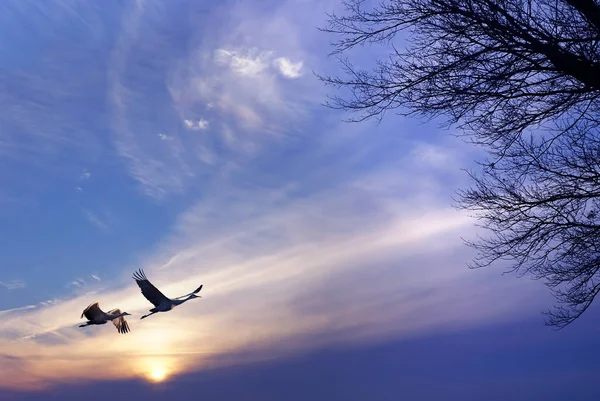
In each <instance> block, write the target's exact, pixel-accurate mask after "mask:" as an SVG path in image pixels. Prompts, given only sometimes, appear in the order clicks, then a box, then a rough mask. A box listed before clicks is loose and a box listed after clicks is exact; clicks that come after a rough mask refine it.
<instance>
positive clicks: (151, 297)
mask: <svg viewBox="0 0 600 401" xmlns="http://www.w3.org/2000/svg"><path fill="white" fill-rule="evenodd" d="M133 279H134V280H135V282H136V283H137V285H138V286H139V287H140V289H141V290H142V295H144V297H146V299H147V300H148V301H150V302H151V303H152V304H153V305H154V308H152V309H150V312H152V313H149V314H147V315H144V316H142V317H141V318H140V319H144V318H146V317H148V316H150V315H153V314H155V313H157V312H168V311H170V310H171V309H173V308H174V307H176V306H178V305H181V304H182V303H184V302H186V301H189V300H190V299H194V298H202V297H201V296H198V295H196V294H197V293H199V292H200V290H201V289H202V285H200V287H198V288H197V289H196V290H195V291H193V292H190V293H189V294H186V295H182V296H180V297H177V298H173V299H170V298H168V297H166V296H165V295H164V294H163V293H162V292H160V291H159V290H158V288H156V287H155V286H154V285H152V283H151V282H150V281H148V278H146V274H144V271H143V270H141V269H140V270H138V271H136V272H134V273H133ZM182 298H183V299H182Z"/></svg>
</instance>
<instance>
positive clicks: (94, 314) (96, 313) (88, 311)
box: [81, 302, 104, 320]
mask: <svg viewBox="0 0 600 401" xmlns="http://www.w3.org/2000/svg"><path fill="white" fill-rule="evenodd" d="M83 316H85V318H86V319H87V320H96V319H99V318H101V317H103V316H104V312H103V311H102V309H100V306H98V302H94V303H92V304H90V305H89V306H88V307H87V308H85V309H84V310H83V313H82V314H81V317H83Z"/></svg>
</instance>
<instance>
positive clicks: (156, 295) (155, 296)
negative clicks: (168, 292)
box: [133, 269, 170, 306]
mask: <svg viewBox="0 0 600 401" xmlns="http://www.w3.org/2000/svg"><path fill="white" fill-rule="evenodd" d="M133 279H134V280H135V282H136V283H137V285H138V286H139V287H140V289H141V290H142V294H143V295H144V296H145V297H146V299H147V300H148V301H150V302H152V304H154V306H158V305H160V304H161V303H163V302H169V301H170V299H169V298H167V297H166V296H165V295H164V294H163V293H162V292H160V291H159V290H158V288H156V287H155V286H153V285H152V283H150V281H148V279H147V278H146V275H145V274H144V271H143V270H142V269H140V270H139V271H137V272H134V273H133Z"/></svg>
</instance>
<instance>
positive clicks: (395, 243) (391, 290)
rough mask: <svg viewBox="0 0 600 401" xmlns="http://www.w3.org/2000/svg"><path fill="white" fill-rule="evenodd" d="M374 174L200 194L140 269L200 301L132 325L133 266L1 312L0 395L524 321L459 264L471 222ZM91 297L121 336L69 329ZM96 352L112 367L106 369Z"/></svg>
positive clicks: (501, 294)
mask: <svg viewBox="0 0 600 401" xmlns="http://www.w3.org/2000/svg"><path fill="white" fill-rule="evenodd" d="M380 174H381V172H379V171H378V172H374V173H370V174H367V175H364V176H362V177H360V179H355V180H351V181H348V182H347V183H343V184H339V185H338V186H336V187H333V188H330V189H323V190H321V191H317V192H315V193H313V194H312V195H310V196H307V197H302V198H297V197H295V196H293V194H294V193H295V191H296V190H297V188H296V187H295V186H293V185H290V186H288V187H286V188H282V189H281V190H279V191H273V190H265V189H238V190H237V191H232V190H231V189H228V190H227V191H223V192H221V191H218V192H215V193H212V194H207V195H206V199H205V200H203V201H202V202H201V203H199V204H198V205H196V206H195V207H192V208H191V209H190V210H188V211H187V212H185V213H183V214H182V215H181V216H180V218H179V219H178V222H177V224H176V226H175V228H174V231H173V233H172V234H171V235H170V236H169V237H168V238H166V239H165V240H164V241H163V242H162V245H161V246H160V247H159V248H158V250H157V251H156V253H154V254H151V255H148V259H147V261H146V262H144V263H143V267H145V269H146V273H147V275H148V277H149V278H150V279H151V281H152V282H153V283H154V284H155V285H157V286H158V287H159V288H160V289H161V291H163V292H164V293H165V294H166V295H168V296H176V295H181V294H185V293H187V292H189V291H191V290H192V289H194V288H196V287H197V286H198V285H199V284H201V283H202V284H204V289H203V298H202V299H200V300H194V301H190V303H189V304H186V305H183V306H181V307H180V308H178V309H175V310H173V311H171V312H169V313H166V314H160V315H157V316H153V317H152V318H149V319H147V320H144V321H141V322H140V321H139V320H137V319H136V318H135V317H136V316H138V315H139V314H140V313H143V312H145V311H146V310H148V309H149V308H150V307H151V306H152V305H150V304H149V303H148V302H147V301H146V300H145V299H144V298H143V297H142V296H141V294H140V293H139V289H138V288H137V287H136V285H135V284H134V283H133V280H131V279H130V276H131V271H132V270H134V267H133V266H132V267H129V268H128V269H126V271H124V272H123V279H122V280H116V281H112V282H107V281H103V284H104V288H105V289H103V290H101V291H100V292H97V293H94V294H86V295H78V296H76V297H74V298H71V299H67V300H63V301H62V302H61V303H59V304H57V305H51V306H47V307H44V308H39V309H32V310H24V311H22V312H21V313H20V314H18V315H17V314H11V315H9V317H8V318H7V319H3V320H2V321H0V333H1V335H2V336H3V338H4V341H2V342H1V343H0V344H1V345H0V353H2V354H5V355H9V356H11V357H12V358H15V360H19V361H27V363H26V364H25V365H24V366H25V367H24V369H25V372H26V373H23V372H21V373H20V374H19V375H16V374H13V373H11V371H10V370H4V371H1V373H2V374H1V375H0V377H2V382H1V383H0V386H33V385H39V384H41V383H50V382H53V381H55V380H58V381H62V380H77V378H80V377H95V378H97V379H103V378H113V377H120V378H126V377H134V376H147V375H148V374H149V372H148V369H149V366H159V367H161V368H162V369H165V370H166V371H167V372H168V374H176V373H178V372H181V371H187V370H190V369H202V368H203V367H207V366H213V365H214V364H215V363H218V361H219V360H220V359H219V357H220V356H222V355H225V354H229V353H235V352H238V351H239V352H241V351H244V350H248V349H252V350H254V351H255V352H254V353H255V354H256V356H257V357H260V356H261V355H262V356H266V355H269V354H270V353H273V352H299V351H301V350H304V349H307V348H310V347H314V346H319V345H322V344H323V342H325V343H327V342H331V341H335V342H336V343H338V344H339V343H340V342H345V341H348V342H364V341H373V340H374V339H381V338H385V337H386V336H391V335H394V336H402V335H408V334H410V333H415V332H419V331H424V330H439V329H441V328H443V327H447V326H448V325H452V324H456V322H460V324H461V325H462V327H468V326H473V325H478V324H482V322H485V321H489V320H491V319H502V318H506V316H508V314H509V313H513V314H514V312H515V305H519V310H520V311H521V313H527V310H526V309H522V308H521V305H522V304H523V300H522V298H523V297H524V296H526V294H527V292H523V291H519V290H518V289H516V288H514V286H515V285H516V284H521V283H523V282H517V283H515V281H505V282H501V281H499V282H497V283H496V284H495V285H490V284H489V280H488V279H487V276H486V275H482V274H480V275H473V274H472V272H471V271H469V270H468V269H466V268H464V264H463V263H464V257H465V255H464V254H462V253H461V252H457V250H459V249H464V248H463V247H462V243H461V242H460V240H459V236H458V233H459V232H464V230H465V229H466V228H467V227H469V226H470V225H471V224H472V221H471V220H470V219H469V218H467V217H466V216H465V215H464V214H462V213H459V212H457V211H455V210H453V209H450V208H447V207H443V206H441V205H440V204H438V203H437V202H436V201H435V200H434V198H433V197H431V196H428V195H427V193H423V192H422V191H421V192H420V193H419V195H418V196H413V195H410V194H411V193H412V192H411V191H408V192H406V193H405V192H403V190H404V188H405V186H406V185H412V184H408V183H403V184H402V185H401V186H398V184H397V183H395V179H396V178H395V177H392V176H389V177H390V178H391V179H392V180H391V181H390V180H383V181H382V180H381V179H380V177H381V176H380ZM384 177H385V176H384ZM367 184H368V185H367ZM402 193H403V195H402ZM216 205H218V207H216ZM219 211H222V212H219ZM507 293H510V294H511V296H509V297H507V296H506V294H507ZM94 300H98V301H100V303H101V306H102V307H104V308H114V307H118V308H121V309H122V310H126V311H128V312H129V313H133V314H134V317H133V318H132V319H131V320H130V325H131V328H132V332H131V333H129V334H127V335H126V336H117V335H116V334H115V333H114V330H113V329H114V328H113V327H93V328H91V329H89V328H88V329H86V330H87V331H83V329H79V328H77V327H75V325H76V324H77V319H76V318H75V317H74V315H77V311H80V310H82V309H83V308H84V307H85V306H86V305H88V304H89V303H90V302H92V301H94ZM265 305H268V307H265ZM529 305H530V306H531V308H535V307H536V304H535V303H529ZM513 316H514V315H513ZM240 327H243V330H240ZM328 333H335V336H334V335H333V334H330V335H328ZM315 335H318V336H317V337H318V338H320V340H319V341H316V340H315ZM109 338H110V341H108V339H109ZM157 338H160V339H161V340H160V342H158V341H156V339H157ZM94 350H98V351H94ZM100 350H101V351H100ZM284 350H285V351H284ZM100 353H101V354H100ZM100 355H102V358H99V356H100ZM107 355H118V357H115V358H110V357H109V359H110V360H111V363H110V364H106V360H107V359H106V358H107ZM64 360H69V361H70V363H69V364H63V363H61V362H60V361H64ZM99 366H103V367H104V368H103V369H98V367H99ZM107 366H110V368H109V369H107V368H106V367H107Z"/></svg>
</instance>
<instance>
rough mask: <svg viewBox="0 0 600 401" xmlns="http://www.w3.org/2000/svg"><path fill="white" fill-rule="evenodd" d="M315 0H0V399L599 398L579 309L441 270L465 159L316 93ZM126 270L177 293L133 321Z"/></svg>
mask: <svg viewBox="0 0 600 401" xmlns="http://www.w3.org/2000/svg"><path fill="white" fill-rule="evenodd" d="M340 8H341V4H340V2H339V1H334V0H319V1H317V0H287V1H261V2H258V1H256V0H255V1H249V0H239V1H218V2H217V1H212V2H210V1H203V2H198V1H191V0H176V1H175V0H174V1H172V2H171V1H170V2H159V1H152V0H138V1H113V0H110V1H105V2H102V5H101V4H100V3H99V2H82V1H74V0H64V1H61V0H54V1H44V2H24V1H18V0H6V1H3V2H1V3H0V10H1V12H0V52H1V54H2V57H0V88H1V89H2V90H1V91H0V219H1V221H2V224H0V238H1V239H2V242H1V243H2V245H1V248H0V249H2V257H3V260H2V264H1V266H2V267H0V399H2V400H4V399H9V400H20V401H25V400H31V401H33V400H80V399H82V397H83V396H85V398H86V399H88V400H100V399H105V398H106V397H108V396H111V397H115V394H119V397H121V398H123V399H125V398H129V397H132V396H144V397H145V399H147V400H154V399H155V400H159V399H160V400H162V399H166V397H170V399H173V400H179V399H184V398H187V397H188V396H189V395H190V394H192V393H193V394H195V395H196V396H198V397H201V398H202V399H205V400H208V401H210V400H223V399H237V400H256V399H261V400H328V401H335V400H344V401H346V400H347V401H352V400H359V399H360V400H365V399H368V400H398V399H419V400H423V401H428V400H441V399H461V400H481V399H487V400H492V401H493V400H506V399H510V400H521V399H522V400H538V399H539V400H564V399H567V398H568V399H570V400H597V399H598V398H599V397H600V389H598V387H597V385H595V383H596V381H595V379H596V378H597V377H598V375H599V374H600V358H599V357H600V336H599V334H600V324H599V323H598V316H599V312H598V308H597V307H592V308H591V309H590V310H589V311H588V312H586V314H585V315H584V316H583V317H582V318H580V319H579V320H577V321H576V322H575V323H574V324H573V325H571V326H569V327H567V328H566V329H564V330H561V331H554V330H551V329H550V328H548V327H545V326H544V324H543V322H544V316H543V315H542V314H541V312H542V311H544V310H547V309H548V308H550V307H551V306H552V305H553V298H552V297H551V296H550V294H549V292H548V290H547V288H546V287H545V286H544V285H543V283H540V282H538V281H533V280H530V279H529V278H528V277H527V276H526V277H522V278H519V277H517V276H516V275H514V274H502V273H503V272H504V270H505V269H504V267H505V266H502V265H496V266H493V267H491V268H487V269H479V270H470V269H468V268H467V266H466V264H467V262H469V261H470V260H471V258H472V257H473V256H474V255H473V252H472V250H471V249H469V248H468V247H466V246H465V245H464V243H463V242H462V240H461V237H464V238H472V237H473V236H474V235H476V234H477V233H478V231H477V228H476V226H475V221H473V219H472V218H470V217H469V216H468V214H466V213H464V212H462V211H458V210H456V209H454V208H453V207H452V205H453V200H452V197H453V196H454V195H455V192H456V190H458V189H459V188H464V187H465V186H466V185H468V183H469V181H468V177H467V176H466V174H465V173H464V172H463V171H462V169H464V168H468V167H472V166H473V162H474V160H476V159H477V158H478V157H481V150H480V149H476V148H474V147H472V146H471V145H468V144H466V143H464V142H461V141H460V140H459V139H457V138H456V137H454V136H452V130H447V129H444V130H442V129H440V128H439V127H438V125H436V124H435V123H434V122H430V123H424V122H423V121H419V120H416V119H409V118H403V117H399V116H395V115H393V114H389V115H387V116H386V118H385V119H384V120H383V121H382V122H381V123H380V124H376V123H375V122H371V121H367V122H363V123H348V122H344V121H343V119H344V118H348V117H349V116H348V115H345V114H344V113H342V112H340V111H336V110H331V109H329V108H326V107H324V106H323V105H322V103H323V102H324V101H325V99H326V96H327V95H328V94H331V89H330V88H327V87H324V86H323V85H322V83H321V82H319V81H318V79H317V78H316V77H315V74H314V73H313V72H318V73H321V74H335V73H336V72H339V65H338V64H337V63H336V60H335V59H334V58H331V57H328V54H329V52H330V51H331V48H330V46H329V42H330V41H331V40H332V39H333V38H331V37H328V36H327V35H326V34H324V33H322V32H319V31H318V30H317V27H319V26H323V24H324V23H325V21H326V18H327V16H326V13H328V12H332V11H336V10H338V11H339V10H340ZM383 52H385V49H378V48H361V49H358V50H357V51H356V52H355V54H354V57H355V62H356V63H357V65H359V66H365V67H368V66H369V65H372V63H373V60H374V57H376V56H377V55H380V54H383ZM140 268H141V269H144V271H145V272H146V275H147V276H148V278H149V279H150V281H151V282H152V283H153V284H155V285H156V286H157V287H158V288H159V289H160V290H161V291H163V292H164V293H165V294H166V295H167V296H171V297H175V296H179V295H183V294H186V293H189V292H190V291H192V290H194V289H195V288H197V287H198V286H199V285H200V284H203V286H204V287H203V289H202V292H201V294H200V295H202V298H200V299H194V300H191V301H189V302H188V303H186V304H185V305H182V306H180V307H178V308H176V309H174V310H172V311H170V312H168V313H160V314H156V315H153V316H151V317H149V318H147V319H144V320H140V319H139V317H141V316H142V315H143V314H145V313H147V312H148V310H149V309H150V308H151V307H152V305H151V304H150V303H149V302H148V301H147V300H146V299H145V298H144V297H143V296H142V294H141V293H140V290H139V288H138V287H137V285H136V283H135V281H134V280H133V279H132V277H131V276H132V274H133V272H134V271H135V270H137V269H140ZM96 301H97V302H99V303H100V307H101V308H102V309H104V310H105V311H108V310H110V309H113V308H120V309H121V310H122V311H127V312H128V313H130V314H131V316H128V317H127V319H128V322H129V325H130V328H131V332H130V333H127V334H119V333H117V331H116V329H115V327H114V326H113V325H112V324H110V323H109V324H106V325H103V326H93V327H86V328H79V327H78V326H79V325H80V324H83V323H84V321H85V320H83V319H80V315H81V313H82V311H83V309H84V308H85V307H86V306H88V305H89V304H91V303H92V302H96ZM121 398H118V399H121Z"/></svg>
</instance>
